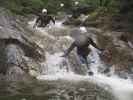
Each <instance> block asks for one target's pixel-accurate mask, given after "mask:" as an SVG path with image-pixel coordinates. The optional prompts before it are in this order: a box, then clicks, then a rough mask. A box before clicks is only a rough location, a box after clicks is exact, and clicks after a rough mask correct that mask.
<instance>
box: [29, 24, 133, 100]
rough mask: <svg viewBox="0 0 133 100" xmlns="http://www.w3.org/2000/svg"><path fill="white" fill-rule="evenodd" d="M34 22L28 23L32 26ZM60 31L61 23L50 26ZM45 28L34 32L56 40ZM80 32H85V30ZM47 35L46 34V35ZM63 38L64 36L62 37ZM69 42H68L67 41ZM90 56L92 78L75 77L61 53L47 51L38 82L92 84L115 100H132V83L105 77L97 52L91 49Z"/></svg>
mask: <svg viewBox="0 0 133 100" xmlns="http://www.w3.org/2000/svg"><path fill="white" fill-rule="evenodd" d="M33 23H34V22H30V23H29V24H30V25H33ZM53 27H54V28H55V27H56V28H58V29H60V28H61V29H62V27H63V28H65V27H64V26H62V25H61V22H56V24H55V25H51V26H50V29H52V28H53ZM47 28H48V27H46V28H44V29H42V28H37V29H35V30H37V31H41V32H42V33H44V34H45V36H48V37H50V38H52V39H55V40H56V39H57V38H56V37H55V36H53V35H51V34H50V33H49V34H48V33H47V31H46V30H47ZM81 30H83V31H86V30H85V28H83V27H82V28H81ZM46 33H47V34H46ZM62 37H64V36H62ZM68 41H69V40H68ZM90 48H91V49H92V52H91V54H90V55H89V56H88V60H89V62H90V68H91V70H92V71H93V72H94V75H93V76H89V75H84V76H83V75H77V74H75V73H74V72H72V70H71V65H70V62H69V61H68V59H67V58H63V57H61V55H62V54H63V53H62V51H60V52H55V53H54V54H50V53H49V51H47V52H46V61H45V62H43V63H42V67H41V68H42V73H41V74H39V75H38V76H37V79H38V80H51V81H52V80H59V79H61V80H70V81H82V80H84V81H88V82H93V83H95V84H97V85H99V86H100V87H102V88H104V89H106V90H108V91H110V92H112V94H113V95H114V96H115V97H116V100H132V99H133V83H132V81H131V80H129V79H121V78H119V77H118V76H116V75H114V74H112V75H111V76H106V75H104V74H102V73H100V72H99V68H100V67H103V68H104V67H105V66H104V65H103V64H102V62H101V61H100V58H99V54H98V53H99V52H98V51H97V50H96V49H95V48H93V47H90Z"/></svg>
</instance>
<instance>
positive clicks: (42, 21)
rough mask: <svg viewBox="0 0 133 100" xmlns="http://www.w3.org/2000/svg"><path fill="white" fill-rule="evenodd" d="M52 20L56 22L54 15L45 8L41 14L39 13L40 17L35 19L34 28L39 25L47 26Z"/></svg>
mask: <svg viewBox="0 0 133 100" xmlns="http://www.w3.org/2000/svg"><path fill="white" fill-rule="evenodd" d="M50 21H52V22H53V23H54V24H55V20H54V18H53V17H52V16H50V15H48V14H47V9H43V10H42V13H41V14H38V18H37V19H36V21H35V24H34V26H33V28H35V27H36V26H37V27H46V26H47V24H49V23H50Z"/></svg>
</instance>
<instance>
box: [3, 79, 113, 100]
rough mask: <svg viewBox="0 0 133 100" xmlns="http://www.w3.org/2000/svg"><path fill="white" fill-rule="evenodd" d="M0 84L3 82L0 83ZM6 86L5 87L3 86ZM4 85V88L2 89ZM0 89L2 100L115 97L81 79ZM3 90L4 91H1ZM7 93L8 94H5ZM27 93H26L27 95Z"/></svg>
mask: <svg viewBox="0 0 133 100" xmlns="http://www.w3.org/2000/svg"><path fill="white" fill-rule="evenodd" d="M32 81H33V80H32ZM0 85H1V86H2V85H3V84H0ZM6 85H7V86H8V87H5V86H6ZM4 87H5V89H3V88H4ZM3 88H2V89H1V91H0V94H1V95H2V94H3V93H5V94H4V96H3V97H0V99H3V100H8V99H9V98H10V100H13V99H15V98H17V99H23V98H25V99H26V100H27V99H28V100H44V99H46V100H51V99H52V100H53V99H54V100H88V99H89V100H115V97H114V96H112V94H111V93H110V92H108V91H106V90H103V89H102V88H99V86H97V85H94V84H91V83H88V82H85V81H82V82H69V81H61V80H58V81H53V82H50V81H45V82H36V81H34V83H32V82H27V83H11V84H10V85H8V84H5V85H3ZM2 90H4V91H2ZM7 93H8V94H7ZM27 94H28V95H27Z"/></svg>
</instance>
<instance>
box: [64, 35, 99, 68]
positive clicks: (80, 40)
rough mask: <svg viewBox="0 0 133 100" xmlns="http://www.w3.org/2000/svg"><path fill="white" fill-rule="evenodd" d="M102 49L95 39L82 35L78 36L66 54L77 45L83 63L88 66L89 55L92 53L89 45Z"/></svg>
mask: <svg viewBox="0 0 133 100" xmlns="http://www.w3.org/2000/svg"><path fill="white" fill-rule="evenodd" d="M90 44H91V45H92V46H93V47H95V48H97V49H98V50H101V49H100V48H99V47H97V45H96V44H95V43H94V42H93V40H92V39H91V38H90V37H88V36H85V35H80V36H78V37H77V38H76V40H75V41H74V42H73V43H72V44H71V46H70V47H69V48H68V49H67V50H66V52H65V54H64V56H67V55H68V54H69V53H70V52H71V51H72V50H73V49H74V48H75V47H77V54H78V56H79V58H80V61H81V62H82V63H85V64H86V65H87V67H88V61H87V56H88V54H89V53H90V51H91V50H90V48H88V46H89V45H90Z"/></svg>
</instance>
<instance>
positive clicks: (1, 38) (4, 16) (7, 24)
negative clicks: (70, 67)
mask: <svg viewBox="0 0 133 100" xmlns="http://www.w3.org/2000/svg"><path fill="white" fill-rule="evenodd" d="M20 23H21V24H20ZM31 36H32V32H31V31H29V30H28V29H27V28H26V27H25V24H23V22H21V20H20V19H18V17H16V16H15V15H13V14H12V13H11V12H10V11H8V10H7V9H4V8H0V44H1V48H0V74H7V75H8V79H10V76H12V75H11V74H13V76H16V77H17V78H16V80H17V79H21V78H20V76H21V77H22V76H23V74H24V73H25V72H28V66H27V63H26V61H27V60H26V59H25V58H26V57H27V58H28V59H33V60H36V61H39V60H41V59H44V58H45V57H44V56H43V50H42V49H41V48H40V47H39V46H38V45H37V44H36V43H35V42H34V41H32V40H31V38H30V37H31ZM27 62H28V61H27ZM18 74H19V75H18ZM11 79H15V78H11Z"/></svg>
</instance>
